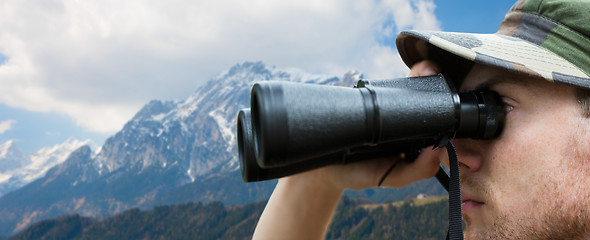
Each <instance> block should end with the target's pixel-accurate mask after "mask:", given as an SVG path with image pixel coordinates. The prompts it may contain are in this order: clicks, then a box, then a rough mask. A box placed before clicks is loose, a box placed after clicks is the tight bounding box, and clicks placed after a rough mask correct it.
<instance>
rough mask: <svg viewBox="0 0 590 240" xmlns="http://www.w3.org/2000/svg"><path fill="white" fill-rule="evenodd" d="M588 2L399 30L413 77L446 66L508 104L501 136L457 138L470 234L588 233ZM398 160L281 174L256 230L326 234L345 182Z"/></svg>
mask: <svg viewBox="0 0 590 240" xmlns="http://www.w3.org/2000/svg"><path fill="white" fill-rule="evenodd" d="M589 14H590V1H587V0H584V1H582V0H578V1H565V0H545V1H543V0H526V1H518V2H517V3H516V4H515V5H514V6H513V7H512V8H511V9H510V11H509V12H508V14H507V15H506V19H505V20H504V21H503V22H502V23H501V25H500V28H499V30H498V32H497V33H496V34H489V35H477V34H460V33H441V32H419V31H408V32H402V33H401V34H400V36H398V39H397V45H398V50H399V52H400V54H401V56H402V58H403V59H404V62H405V63H406V64H407V65H408V66H411V72H410V76H420V75H431V74H435V73H438V72H441V71H442V72H446V73H450V74H451V75H452V76H453V77H454V79H463V81H460V82H457V85H458V86H460V90H461V91H468V90H474V89H481V88H487V89H491V90H493V91H496V92H498V93H499V94H500V95H501V96H502V99H503V101H504V104H505V111H506V119H505V121H506V122H505V126H504V130H503V132H502V134H501V135H500V136H499V137H497V138H495V139H493V140H473V139H461V140H454V143H455V146H456V147H457V152H458V156H459V162H460V170H461V191H462V194H461V195H462V209H463V220H464V221H465V223H466V228H465V230H464V234H465V237H466V238H467V239H590V109H589V106H590V104H589V103H590V94H589V92H590V91H589V90H588V89H590V77H589V76H590V24H589V23H590V16H589ZM391 161H395V159H393V160H392V159H377V160H371V161H367V162H360V163H354V164H349V165H343V166H329V167H325V168H321V169H317V170H313V171H309V172H305V173H302V174H298V175H294V176H290V177H287V178H284V179H281V180H279V183H278V184H277V187H276V189H275V191H274V192H273V195H272V196H271V198H270V201H269V203H268V205H267V207H266V209H265V210H264V213H263V215H262V217H261V219H260V221H259V223H258V226H257V228H256V231H255V234H254V238H255V239H322V238H324V234H325V232H326V229H327V226H328V224H329V222H330V218H331V216H332V214H333V212H334V209H335V207H336V205H337V202H338V200H339V198H340V196H341V194H342V192H343V190H344V189H347V188H348V189H363V188H369V187H375V186H376V185H377V183H378V181H379V178H380V177H381V176H383V174H384V172H385V171H386V169H387V168H388V167H389V165H390V164H391ZM440 162H442V163H443V164H447V165H448V159H447V158H446V152H444V151H442V152H434V151H426V152H424V153H422V154H421V155H420V156H419V157H418V159H417V160H416V161H415V162H414V163H411V164H405V165H402V166H398V167H396V168H395V169H394V171H393V172H392V173H391V174H390V175H389V176H388V178H387V179H386V181H385V182H384V184H383V185H384V186H388V187H401V186H404V185H406V184H408V183H411V182H414V181H417V180H420V179H424V178H429V177H432V176H434V174H435V173H436V171H437V169H438V165H439V163H440Z"/></svg>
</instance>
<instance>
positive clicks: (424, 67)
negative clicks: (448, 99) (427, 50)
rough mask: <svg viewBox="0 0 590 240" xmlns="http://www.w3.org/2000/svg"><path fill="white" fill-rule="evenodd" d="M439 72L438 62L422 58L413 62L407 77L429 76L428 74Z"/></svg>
mask: <svg viewBox="0 0 590 240" xmlns="http://www.w3.org/2000/svg"><path fill="white" fill-rule="evenodd" d="M440 72H441V71H440V67H439V66H438V64H436V63H435V62H433V61H431V60H424V61H421V62H418V63H416V64H414V65H413V66H412V68H411V69H410V74H409V75H408V76H409V77H421V76H430V75H436V74H439V73H440Z"/></svg>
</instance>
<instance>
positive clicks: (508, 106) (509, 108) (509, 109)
mask: <svg viewBox="0 0 590 240" xmlns="http://www.w3.org/2000/svg"><path fill="white" fill-rule="evenodd" d="M513 109H514V107H513V106H512V105H510V104H506V103H504V112H505V113H508V112H510V111H512V110H513Z"/></svg>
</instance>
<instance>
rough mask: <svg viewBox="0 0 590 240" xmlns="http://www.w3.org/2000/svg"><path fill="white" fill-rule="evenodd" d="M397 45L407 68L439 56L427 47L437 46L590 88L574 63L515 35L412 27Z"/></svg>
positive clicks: (588, 80)
mask: <svg viewBox="0 0 590 240" xmlns="http://www.w3.org/2000/svg"><path fill="white" fill-rule="evenodd" d="M396 44H397V48H398V51H399V53H400V55H401V57H402V59H403V61H404V62H405V63H406V65H408V67H411V66H412V65H414V64H415V63H417V62H418V61H421V60H425V59H431V60H432V59H437V57H436V56H431V55H432V51H429V50H428V48H429V47H431V46H435V47H437V48H439V49H441V50H444V52H448V53H451V54H453V55H455V56H459V57H461V58H463V59H466V60H469V61H472V62H476V63H481V64H486V65H491V66H495V67H498V68H502V69H506V70H508V71H513V72H520V73H523V74H527V75H531V76H537V77H541V78H544V79H546V80H549V81H553V82H559V83H565V84H570V85H574V86H578V87H583V88H589V89H590V77H588V76H587V75H586V74H585V73H584V72H582V71H581V70H580V69H578V68H577V67H576V66H575V65H573V64H572V63H570V62H568V61H567V60H565V59H563V58H562V57H560V56H558V55H556V54H554V53H552V52H550V51H548V50H545V49H544V48H542V47H539V46H537V45H535V44H533V43H531V42H528V41H525V40H522V39H519V38H515V37H510V36H505V35H500V34H473V33H455V32H437V31H414V30H412V31H403V32H401V33H400V34H399V35H398V37H397V39H396ZM437 52H440V51H437Z"/></svg>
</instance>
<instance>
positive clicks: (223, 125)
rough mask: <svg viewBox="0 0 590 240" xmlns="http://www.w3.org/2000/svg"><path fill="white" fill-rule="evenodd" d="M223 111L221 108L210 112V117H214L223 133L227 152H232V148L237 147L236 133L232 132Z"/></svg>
mask: <svg viewBox="0 0 590 240" xmlns="http://www.w3.org/2000/svg"><path fill="white" fill-rule="evenodd" d="M223 110H224V108H223V107H219V108H217V109H215V110H213V111H211V112H209V116H210V117H212V118H213V120H215V122H216V123H217V126H218V127H219V130H220V131H221V136H222V137H223V140H225V142H227V144H228V148H227V151H231V148H232V147H233V146H234V145H235V142H236V137H235V136H234V132H233V131H232V128H231V125H230V123H229V122H228V121H227V119H226V118H225V116H224V115H223V114H224V112H223Z"/></svg>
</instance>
